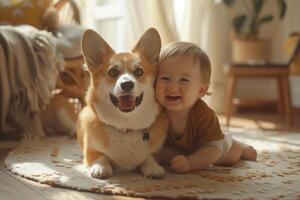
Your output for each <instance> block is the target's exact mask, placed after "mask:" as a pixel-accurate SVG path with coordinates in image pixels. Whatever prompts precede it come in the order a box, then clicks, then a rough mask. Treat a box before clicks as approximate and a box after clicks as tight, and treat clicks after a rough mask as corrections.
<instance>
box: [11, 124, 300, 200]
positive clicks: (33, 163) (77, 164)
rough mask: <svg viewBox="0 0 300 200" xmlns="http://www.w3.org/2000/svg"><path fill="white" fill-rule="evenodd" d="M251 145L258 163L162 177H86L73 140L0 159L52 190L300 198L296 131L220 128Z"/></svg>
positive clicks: (46, 142) (52, 141) (33, 145)
mask: <svg viewBox="0 0 300 200" xmlns="http://www.w3.org/2000/svg"><path fill="white" fill-rule="evenodd" d="M224 131H225V132H230V133H231V134H232V135H233V137H234V138H236V139H239V140H241V141H244V142H247V143H248V144H251V145H253V146H255V148H257V150H258V153H259V154H258V161H257V162H251V161H241V162H240V163H238V164H236V165H235V166H233V167H210V168H208V169H206V170H201V171H199V172H196V173H190V174H175V173H172V172H167V173H166V175H165V176H164V178H163V179H159V180H155V179H154V180H153V179H147V178H144V177H143V176H142V175H141V174H140V173H138V172H131V173H121V174H114V176H113V177H111V178H109V179H106V180H100V179H95V178H91V177H90V176H89V175H88V169H87V168H86V167H84V166H83V165H82V164H81V160H82V155H81V153H80V150H79V145H78V144H77V142H76V141H75V140H74V139H69V138H66V137H52V138H45V139H43V140H42V141H38V142H30V143H25V144H22V145H21V146H19V147H18V148H16V149H15V150H14V151H13V152H11V153H10V154H9V156H8V157H7V158H6V160H5V165H6V168H7V169H8V170H10V171H11V172H13V173H15V174H17V175H20V176H22V177H24V178H27V179H31V180H34V181H37V182H40V183H44V184H49V185H52V186H56V187H64V188H70V189H75V190H80V191H89V192H95V193H104V194H114V195H125V196H133V197H149V198H160V199H161V198H171V199H300V189H299V185H300V176H299V175H300V133H298V134H297V133H289V134H286V133H281V134H279V133H276V132H262V131H257V130H244V129H225V130H224Z"/></svg>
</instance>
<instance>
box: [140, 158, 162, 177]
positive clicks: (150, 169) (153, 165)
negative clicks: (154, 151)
mask: <svg viewBox="0 0 300 200" xmlns="http://www.w3.org/2000/svg"><path fill="white" fill-rule="evenodd" d="M141 171H142V173H143V174H144V176H146V177H147V178H162V177H163V175H164V173H165V170H164V168H163V167H161V166H160V165H159V164H157V162H156V161H155V160H154V158H153V157H152V156H150V157H148V158H147V159H146V160H145V162H144V163H143V164H142V165H141Z"/></svg>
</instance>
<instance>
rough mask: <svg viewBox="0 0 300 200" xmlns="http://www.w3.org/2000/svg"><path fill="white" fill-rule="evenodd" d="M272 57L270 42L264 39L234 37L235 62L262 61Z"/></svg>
mask: <svg viewBox="0 0 300 200" xmlns="http://www.w3.org/2000/svg"><path fill="white" fill-rule="evenodd" d="M269 59H270V42H269V41H268V40H263V39H252V38H234V40H233V46H232V60H233V62H235V63H241V62H251V63H261V62H266V61H269Z"/></svg>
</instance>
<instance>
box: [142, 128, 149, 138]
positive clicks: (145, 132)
mask: <svg viewBox="0 0 300 200" xmlns="http://www.w3.org/2000/svg"><path fill="white" fill-rule="evenodd" d="M149 139H150V135H149V131H147V130H144V131H143V140H149Z"/></svg>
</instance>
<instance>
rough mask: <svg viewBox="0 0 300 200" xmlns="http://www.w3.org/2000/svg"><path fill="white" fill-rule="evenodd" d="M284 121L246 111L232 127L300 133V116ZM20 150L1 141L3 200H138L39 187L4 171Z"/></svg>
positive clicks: (269, 114) (0, 196)
mask: <svg viewBox="0 0 300 200" xmlns="http://www.w3.org/2000/svg"><path fill="white" fill-rule="evenodd" d="M219 119H220V123H221V124H222V125H224V124H225V121H226V120H225V117H224V116H223V115H219ZM281 121H282V120H281V119H279V117H278V116H277V115H276V113H275V112H273V111H272V109H271V110H269V111H262V112H261V111H254V112H253V110H251V112H249V111H243V112H239V113H238V114H235V115H234V117H233V118H232V120H231V123H230V125H231V126H234V127H247V128H258V129H265V130H281V131H285V130H289V131H297V132H300V113H299V112H296V113H295V114H294V124H295V125H294V127H293V128H289V127H285V126H283V125H280V122H281ZM14 146H16V143H15V142H7V141H6V142H3V141H0V199H3V200H4V199H9V200H18V199H20V200H24V199H34V200H39V199H47V200H50V199H51V200H52V199H53V200H54V199H55V200H57V199H61V200H68V199H78V200H79V199H80V200H88V199H89V200H90V199H101V200H137V199H141V198H131V197H122V196H111V195H100V194H93V193H87V192H78V191H74V190H68V189H60V188H54V187H51V186H48V185H43V184H39V183H36V182H33V181H29V180H26V179H23V178H20V177H18V176H15V175H13V174H11V173H9V172H7V171H6V170H5V169H4V166H3V161H4V159H5V157H6V155H7V153H8V152H9V151H10V150H11V149H12V148H13V147H14Z"/></svg>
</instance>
